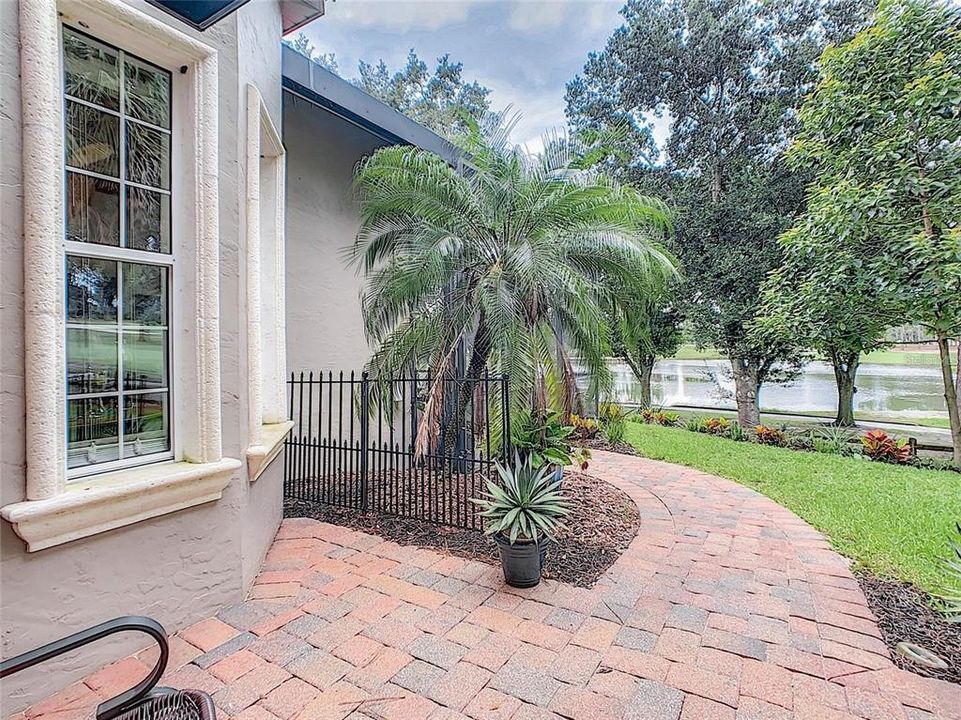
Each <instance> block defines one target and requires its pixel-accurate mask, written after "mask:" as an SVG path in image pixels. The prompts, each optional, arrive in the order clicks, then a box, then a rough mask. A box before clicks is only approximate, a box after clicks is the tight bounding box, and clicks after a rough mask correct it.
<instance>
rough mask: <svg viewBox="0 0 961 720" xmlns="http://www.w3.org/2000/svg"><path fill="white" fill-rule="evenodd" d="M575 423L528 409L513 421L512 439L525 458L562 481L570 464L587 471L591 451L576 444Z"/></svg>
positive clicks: (558, 481)
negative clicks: (567, 423)
mask: <svg viewBox="0 0 961 720" xmlns="http://www.w3.org/2000/svg"><path fill="white" fill-rule="evenodd" d="M573 432H574V428H573V427H572V426H568V425H565V424H564V423H562V422H561V417H560V415H559V414H557V413H554V414H549V415H542V414H536V413H531V412H525V413H524V414H522V415H521V416H520V417H518V418H516V419H515V420H514V423H513V427H512V433H511V440H512V441H513V444H514V448H515V450H516V451H517V452H518V453H519V454H520V457H521V458H522V459H529V460H530V462H531V465H532V466H533V467H534V468H535V469H540V468H545V469H546V472H547V474H548V475H549V477H551V478H552V480H553V482H555V483H560V481H561V479H562V478H563V476H564V467H565V466H566V465H577V466H578V467H580V468H581V470H586V469H587V466H588V460H590V458H591V451H590V450H588V449H587V448H583V447H578V446H575V445H573V444H572V442H571V435H572V434H573Z"/></svg>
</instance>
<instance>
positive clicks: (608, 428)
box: [604, 418, 627, 445]
mask: <svg viewBox="0 0 961 720" xmlns="http://www.w3.org/2000/svg"><path fill="white" fill-rule="evenodd" d="M625 430H627V421H626V420H625V419H624V418H617V419H614V420H608V421H607V422H605V423H604V437H605V438H607V441H608V442H609V443H611V444H612V445H619V444H620V443H622V442H624V432H625Z"/></svg>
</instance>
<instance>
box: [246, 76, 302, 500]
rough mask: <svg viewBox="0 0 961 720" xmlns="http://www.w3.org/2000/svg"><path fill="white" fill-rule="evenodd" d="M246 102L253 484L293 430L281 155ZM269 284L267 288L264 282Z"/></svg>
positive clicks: (271, 130)
mask: <svg viewBox="0 0 961 720" xmlns="http://www.w3.org/2000/svg"><path fill="white" fill-rule="evenodd" d="M246 99H247V147H246V156H247V157H246V161H247V162H246V165H247V176H246V187H245V206H246V222H247V227H246V231H247V232H246V240H247V257H246V266H247V273H246V289H247V376H248V382H249V387H248V397H249V402H248V407H247V412H248V447H247V477H248V479H249V480H250V481H251V482H253V481H255V480H256V479H257V478H258V477H259V476H260V474H261V473H262V472H263V471H264V470H265V469H266V467H267V465H269V464H270V462H271V460H273V459H274V458H275V457H276V456H277V455H278V454H279V453H280V450H281V449H282V448H283V442H284V439H285V438H286V437H287V434H288V433H289V432H290V430H291V428H292V427H293V425H294V424H293V423H292V422H290V421H289V420H288V419H287V413H286V405H285V403H286V397H285V396H286V393H285V388H286V382H285V381H286V368H287V353H286V343H285V341H284V339H285V336H286V319H285V313H284V302H285V289H284V262H285V259H284V255H285V250H284V213H285V207H284V177H285V173H286V166H285V162H286V151H285V150H284V145H283V142H282V141H281V138H280V133H278V132H277V129H276V127H274V124H273V122H272V121H271V119H270V113H269V112H268V110H267V106H266V105H265V104H264V101H263V97H262V96H261V94H260V91H259V90H258V89H257V88H256V87H255V86H254V85H249V84H248V85H247V98H246ZM268 174H269V176H268ZM264 207H270V210H271V211H270V212H269V213H268V217H267V219H266V220H265V219H264V218H263V216H262V209H263V208H264ZM267 264H269V265H272V267H267V266H266V265H267ZM268 279H269V282H265V280H268ZM267 293H269V296H268V295H267ZM267 327H270V328H272V329H273V330H274V331H275V332H276V336H275V341H274V342H273V343H272V344H270V343H265V342H264V332H263V331H264V329H265V328H267ZM271 345H272V346H271Z"/></svg>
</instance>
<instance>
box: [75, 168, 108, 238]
mask: <svg viewBox="0 0 961 720" xmlns="http://www.w3.org/2000/svg"><path fill="white" fill-rule="evenodd" d="M66 237H67V240H72V241H74V242H88V243H94V244H95V245H113V246H115V247H116V246H118V245H120V183H117V182H113V181H112V180H104V179H102V178H98V177H93V176H91V175H81V174H80V173H74V172H68V173H67V236H66Z"/></svg>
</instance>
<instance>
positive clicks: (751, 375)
mask: <svg viewBox="0 0 961 720" xmlns="http://www.w3.org/2000/svg"><path fill="white" fill-rule="evenodd" d="M731 367H732V368H733V370H734V399H735V400H736V401H737V424H738V425H740V426H741V427H742V428H744V429H745V430H753V429H754V428H755V427H756V426H758V425H760V424H761V410H760V407H759V405H758V392H759V391H760V389H761V387H760V383H758V366H757V363H756V362H754V361H753V360H749V359H747V358H731Z"/></svg>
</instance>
